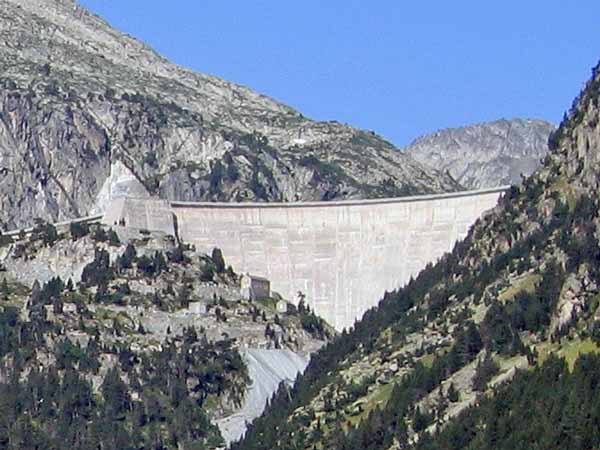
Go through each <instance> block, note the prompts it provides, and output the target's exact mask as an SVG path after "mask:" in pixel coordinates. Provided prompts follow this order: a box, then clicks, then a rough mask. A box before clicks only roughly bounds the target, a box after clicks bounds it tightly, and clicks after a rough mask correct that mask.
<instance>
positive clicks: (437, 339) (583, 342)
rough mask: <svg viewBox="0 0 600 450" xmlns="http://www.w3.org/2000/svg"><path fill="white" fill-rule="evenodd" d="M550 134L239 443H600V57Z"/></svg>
mask: <svg viewBox="0 0 600 450" xmlns="http://www.w3.org/2000/svg"><path fill="white" fill-rule="evenodd" d="M549 144H550V153H549V154H548V156H547V157H546V158H545V160H544V164H543V167H542V168H541V169H540V170H538V171H537V172H536V173H535V174H534V175H533V176H531V177H530V178H528V179H526V180H525V182H524V183H523V184H522V185H520V186H514V187H512V189H511V190H510V191H509V192H508V193H507V194H506V195H504V197H503V198H502V199H501V200H500V201H499V204H498V206H497V207H496V208H494V210H493V211H491V212H490V213H489V214H487V215H485V216H484V217H483V218H481V219H480V220H479V221H478V222H477V223H476V224H475V225H474V226H473V227H472V229H471V231H470V232H469V235H468V236H467V238H466V239H465V240H464V241H463V242H460V243H458V244H457V245H456V246H455V248H454V250H453V252H452V253H451V254H448V255H446V256H445V257H443V258H442V259H441V260H440V261H439V262H438V263H437V264H435V265H434V266H430V267H428V268H427V269H426V270H424V271H423V272H422V273H421V274H420V275H419V276H418V277H417V278H416V279H415V280H413V281H411V282H410V283H409V284H408V285H407V286H406V287H404V288H403V289H399V290H397V291H394V292H391V293H388V294H386V295H385V297H384V299H383V300H382V301H381V303H380V305H379V307H378V308H375V309H373V310H370V311H368V312H367V313H366V314H365V316H364V317H363V319H362V321H360V322H359V323H357V324H356V326H355V327H354V329H352V330H350V331H349V332H345V333H343V334H342V335H341V336H339V337H338V338H337V339H335V340H334V341H333V342H331V343H330V344H329V345H327V346H326V347H325V348H324V349H322V350H321V351H320V352H319V353H317V354H316V355H314V356H313V358H312V359H311V362H310V364H309V367H308V369H307V371H306V373H305V374H304V375H303V376H302V377H300V378H299V379H298V380H297V382H296V384H295V386H294V387H293V388H292V389H291V390H288V389H286V388H285V387H282V388H281V389H280V392H279V394H278V395H277V396H276V397H275V398H274V399H273V401H272V402H271V405H270V408H269V410H268V411H267V412H266V413H265V414H264V415H263V416H262V417H261V418H260V419H257V420H256V421H255V422H254V423H253V425H252V427H251V430H250V431H249V433H248V434H247V436H246V438H245V439H244V440H243V441H241V442H240V443H238V444H236V445H233V446H232V449H234V450H250V449H282V450H283V449H286V450H290V449H365V450H375V449H405V448H415V449H416V448H418V449H434V448H436V449H437V448H441V449H446V448H448V449H450V448H451V449H467V448H468V449H476V448H477V449H481V448H484V449H485V448H490V449H491V448H506V449H508V448H511V449H515V448H535V449H556V448H569V449H582V450H583V449H591V448H596V447H598V446H600V431H599V430H600V413H599V405H600V399H599V394H598V392H599V390H598V381H599V375H598V368H599V364H600V357H599V356H598V355H597V354H598V353H599V352H600V347H599V344H600V290H599V285H600V284H599V283H600V269H599V268H600V264H599V263H600V247H599V245H598V238H599V236H600V233H599V230H600V212H599V207H600V202H599V199H600V196H599V194H600V191H599V187H600V165H599V162H600V66H597V67H596V68H595V69H594V70H593V73H592V78H591V80H590V81H589V82H588V83H587V84H586V86H585V88H584V90H583V91H582V93H581V94H580V96H579V97H578V98H577V99H576V101H575V102H574V104H573V107H572V108H571V110H570V111H569V113H568V115H567V116H566V118H565V120H564V121H563V123H562V124H561V125H560V127H559V129H558V130H557V131H556V132H555V133H553V135H552V136H551V138H550V142H549ZM580 355H587V356H580Z"/></svg>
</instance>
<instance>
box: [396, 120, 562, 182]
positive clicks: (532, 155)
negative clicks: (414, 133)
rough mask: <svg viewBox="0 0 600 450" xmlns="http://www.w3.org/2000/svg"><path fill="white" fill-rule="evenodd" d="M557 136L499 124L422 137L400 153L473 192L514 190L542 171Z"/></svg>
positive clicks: (534, 125)
mask: <svg viewBox="0 0 600 450" xmlns="http://www.w3.org/2000/svg"><path fill="white" fill-rule="evenodd" d="M554 130H555V127H554V125H552V124H550V123H549V122H546V121H542V120H535V119H509V120H507V119H500V120H495V121H492V122H484V123H479V124H474V125H466V126H463V127H459V128H446V129H443V130H439V131H436V132H434V133H431V134H428V135H425V136H421V137H419V138H417V139H415V140H414V141H413V142H412V143H411V144H409V145H408V146H406V147H404V148H403V149H402V151H403V152H405V153H407V154H409V155H411V156H412V157H413V158H415V159H416V160H417V161H420V162H422V163H423V164H427V165H429V166H431V167H437V168H439V169H440V170H445V171H448V172H449V173H450V174H451V175H452V176H453V177H454V178H455V179H456V180H457V181H458V182H459V183H460V184H461V185H463V186H465V187H466V188H469V189H477V188H484V187H492V186H501V185H508V184H516V183H519V182H521V176H529V175H531V173H533V171H534V170H535V169H537V168H538V167H539V166H540V163H541V160H542V158H543V157H544V156H545V155H546V153H547V152H548V144H547V143H548V138H549V137H550V134H551V133H552V132H553V131H554Z"/></svg>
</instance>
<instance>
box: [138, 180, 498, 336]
mask: <svg viewBox="0 0 600 450" xmlns="http://www.w3.org/2000/svg"><path fill="white" fill-rule="evenodd" d="M504 191H505V189H504V188H499V189H492V190H483V191H472V192H462V193H454V194H443V195H433V196H419V197H408V198H399V199H384V200H363V201H343V202H315V203H254V204H249V203H242V204H240V203H238V204H235V203H186V202H171V204H170V206H171V211H172V213H173V215H174V216H175V220H176V231H177V233H178V236H179V237H180V238H181V239H182V240H183V241H184V242H186V243H191V244H194V245H195V246H196V248H197V249H198V250H201V251H205V252H210V251H211V250H212V249H213V248H214V247H219V248H220V249H221V250H222V251H223V255H224V257H225V261H226V264H228V265H231V266H233V268H234V269H235V270H236V271H237V272H238V273H242V272H249V273H251V274H253V275H259V276H264V277H266V278H268V279H270V280H271V285H272V289H273V290H274V291H277V292H279V293H281V294H282V295H283V296H284V297H285V298H287V299H289V300H292V301H294V300H295V299H296V298H297V293H298V292H299V291H300V292H302V293H304V294H305V295H306V300H307V302H308V304H309V305H310V306H311V307H312V308H313V309H314V310H315V312H316V313H317V314H319V315H321V316H322V317H323V318H325V319H326V320H327V321H328V322H329V323H330V324H331V325H333V326H334V327H335V328H336V329H338V330H341V329H343V328H344V327H349V326H351V325H352V324H353V323H354V322H355V320H357V319H359V318H360V317H361V316H362V314H363V313H364V312H365V311H366V310H367V309H369V308H370V307H372V306H374V305H376V304H377V302H378V301H379V300H380V299H381V298H382V296H383V294H384V292H385V291H386V290H387V291H391V290H393V289H395V288H398V287H401V286H403V285H404V284H406V283H407V282H408V280H409V279H410V277H411V276H415V275H416V274H417V273H418V272H419V271H420V270H422V269H423V268H424V267H425V266H426V264H427V263H430V262H435V261H436V260H437V259H438V258H439V257H440V256H442V255H443V254H444V253H445V252H447V251H450V250H451V249H452V247H453V245H454V243H455V242H456V241H457V240H459V239H461V238H463V237H464V236H465V235H466V233H467V231H468V229H469V227H470V226H471V225H472V224H473V223H474V222H475V220H476V219H477V218H478V217H480V216H481V215H482V213H483V212H484V211H486V210H488V209H490V208H492V207H494V206H495V205H496V203H497V201H498V198H499V196H500V195H501V194H502V193H503V192H504ZM139 201H140V202H141V201H143V200H139ZM126 209H128V208H126ZM138 209H139V208H138ZM160 210H161V212H159V213H152V212H151V211H150V212H148V213H147V214H145V215H141V214H136V217H138V218H139V217H142V216H143V217H145V218H146V219H145V220H147V223H146V224H145V226H143V227H145V228H148V229H159V230H162V229H164V228H165V222H164V220H163V219H162V218H164V216H163V213H162V211H164V208H163V207H161V208H160ZM155 218H156V219H155ZM154 220H157V222H156V223H154Z"/></svg>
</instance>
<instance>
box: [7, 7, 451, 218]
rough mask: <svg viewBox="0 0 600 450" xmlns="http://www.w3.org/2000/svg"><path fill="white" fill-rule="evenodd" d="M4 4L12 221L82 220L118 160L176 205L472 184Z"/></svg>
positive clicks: (125, 42)
mask: <svg viewBox="0 0 600 450" xmlns="http://www.w3.org/2000/svg"><path fill="white" fill-rule="evenodd" d="M2 4H3V8H2V11H1V12H0V22H1V23H2V24H3V28H0V38H1V40H0V55H2V56H3V58H2V61H1V62H0V65H1V66H0V67H1V68H2V73H3V75H2V77H1V79H0V86H2V91H1V93H2V97H1V98H0V105H1V106H2V109H1V110H0V113H1V114H2V117H3V120H2V121H0V155H2V156H1V157H0V167H1V168H2V172H1V173H0V175H3V178H0V200H1V202H2V205H1V206H2V210H3V212H4V217H3V221H4V222H5V226H6V227H9V228H14V227H18V226H23V225H26V224H31V223H32V221H33V219H34V218H35V217H37V216H39V217H41V218H43V219H45V220H50V221H57V220H62V219H66V218H70V217H74V216H77V215H85V214H86V213H88V212H89V211H90V210H92V209H94V207H95V206H96V201H97V197H98V195H99V192H100V190H101V188H102V186H103V184H104V182H105V181H106V179H107V178H108V177H109V174H110V172H111V168H112V166H113V164H116V163H120V164H123V165H125V166H126V167H127V169H128V170H129V171H130V172H131V174H132V175H133V176H134V177H135V178H137V179H138V180H140V182H141V183H142V184H143V185H144V186H145V188H146V189H147V191H148V192H149V193H151V194H154V195H159V196H161V197H163V198H167V199H171V200H208V201H214V200H221V201H223V200H227V201H248V200H258V201H273V200H276V201H302V200H330V199H334V198H335V199H344V198H378V197H394V196H402V195H408V194H418V193H436V192H448V191H454V190H460V189H462V188H461V186H459V185H458V183H456V182H455V181H454V180H453V179H452V178H451V177H449V176H447V175H446V174H443V173H441V172H437V171H436V170H433V169H430V168H427V167H425V166H423V165H421V164H420V163H418V162H416V161H414V160H413V159H412V158H409V157H407V156H406V155H403V154H401V153H400V152H398V151H397V150H396V148H395V147H394V146H393V145H392V144H390V143H389V142H387V141H385V140H383V139H382V138H380V137H378V136H377V135H375V134H374V133H370V132H366V131H362V130H358V129H356V128H352V127H349V126H346V125H342V124H340V123H338V122H335V121H329V122H315V121H312V120H309V119H307V118H305V117H304V116H303V115H302V114H300V113H298V112H296V111H295V110H293V109H292V108H290V107H288V106H285V105H282V104H281V103H278V102H276V101H274V100H272V99H270V98H268V97H266V96H263V95H260V94H257V93H255V92H253V91H251V90H249V89H248V88H245V87H242V86H239V85H236V84H233V83H229V82H226V81H224V80H220V79H218V78H216V77H212V76H208V75H204V74H199V73H195V72H192V71H190V70H188V69H184V68H181V67H179V66H176V65H174V64H171V63H170V62H168V61H166V60H165V59H164V58H162V57H160V56H159V55H158V54H157V53H156V52H154V51H153V50H152V49H150V48H149V47H147V46H146V45H144V44H143V43H141V42H140V41H137V40H135V39H133V38H131V37H128V36H125V35H123V34H121V33H119V32H117V31H115V30H114V29H112V28H110V27H109V26H108V25H107V23H106V22H105V21H103V20H102V19H100V18H98V17H97V16H95V15H93V14H91V13H89V12H87V11H86V10H85V9H83V8H82V7H80V6H78V5H77V4H76V3H70V2H53V1H51V0H44V1H41V0H36V1H32V2H22V1H20V0H2ZM16 174H19V176H17V175H16Z"/></svg>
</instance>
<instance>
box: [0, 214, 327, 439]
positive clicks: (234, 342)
mask: <svg viewBox="0 0 600 450" xmlns="http://www.w3.org/2000/svg"><path fill="white" fill-rule="evenodd" d="M115 230H116V232H115ZM11 241H13V242H11ZM307 324H308V325H307ZM329 333H330V331H329V329H328V328H327V327H326V326H325V325H324V324H323V322H322V321H320V320H319V319H318V318H316V316H314V315H313V314H312V313H311V312H309V311H307V310H305V309H295V308H293V307H292V306H291V305H290V308H289V311H288V312H285V313H282V312H281V311H279V310H277V309H276V307H275V302H274V300H272V299H260V300H257V301H250V300H249V299H248V298H247V297H246V296H245V295H244V292H243V290H242V289H241V286H240V278H239V277H238V276H237V275H236V274H235V273H233V271H232V270H231V269H230V268H229V269H227V268H226V267H225V261H224V260H223V258H222V256H220V253H219V252H218V251H216V252H213V255H212V257H211V256H208V255H204V254H202V253H199V252H196V251H195V250H192V249H191V248H190V247H188V246H185V245H181V244H177V243H176V242H175V241H174V239H173V238H172V237H170V236H165V235H164V234H162V233H150V232H147V231H139V230H137V231H135V230H129V229H126V228H124V227H116V228H115V229H114V230H113V229H107V228H106V227H104V226H100V225H91V226H89V225H88V224H86V223H79V224H72V225H71V226H70V227H69V229H66V228H65V227H58V229H57V228H55V227H54V226H52V225H48V224H45V223H39V224H38V225H37V227H36V228H35V230H33V232H32V233H30V234H29V235H26V234H24V233H23V234H21V235H20V236H17V237H15V238H14V239H12V238H9V237H8V236H6V235H4V236H2V237H1V239H0V409H1V410H2V414H1V417H0V448H10V449H13V448H15V449H16V448H24V449H25V448H26V449H36V448H39V449H42V448H43V449H61V448H65V447H69V448H77V449H93V448H95V449H98V448H103V449H114V450H125V449H132V450H133V449H136V448H137V449H139V448H163V449H176V448H179V449H186V450H188V449H197V448H207V447H208V448H214V447H216V446H222V445H224V442H223V439H224V440H225V443H227V442H230V441H231V440H232V439H235V438H237V437H239V436H240V435H241V434H242V433H243V431H244V430H245V426H246V423H247V422H249V421H251V420H252V419H253V418H255V417H256V416H257V415H259V414H260V413H261V411H262V409H263V408H264V404H265V402H266V400H267V399H268V398H269V396H270V395H271V394H272V393H273V392H274V391H275V390H276V389H277V386H278V384H279V382H282V381H287V382H292V381H293V379H294V378H295V377H296V375H297V373H298V372H299V371H302V370H303V369H304V368H305V366H306V363H307V358H308V355H309V354H310V353H311V352H312V351H314V350H316V349H318V348H319V347H320V346H321V345H322V344H323V343H324V342H323V339H324V338H326V337H327V335H328V334H329ZM274 367H282V369H284V370H280V371H277V370H274V369H273V368H274Z"/></svg>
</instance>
